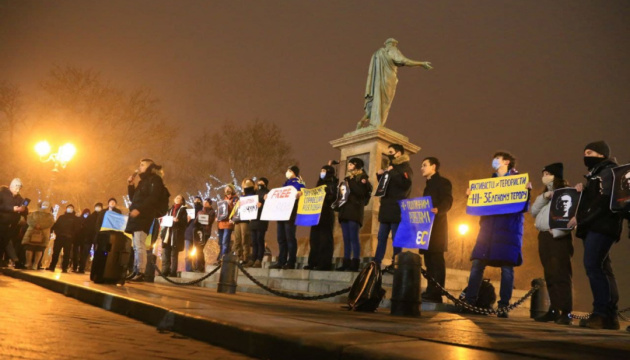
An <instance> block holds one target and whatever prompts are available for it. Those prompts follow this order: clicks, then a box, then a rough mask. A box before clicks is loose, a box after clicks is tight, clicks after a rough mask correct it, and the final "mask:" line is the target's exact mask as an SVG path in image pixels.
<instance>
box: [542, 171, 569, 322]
mask: <svg viewBox="0 0 630 360" xmlns="http://www.w3.org/2000/svg"><path fill="white" fill-rule="evenodd" d="M563 169H564V167H563V165H562V163H554V164H550V165H547V166H545V167H544V168H543V171H542V183H543V185H544V186H545V188H544V189H543V191H542V193H541V194H540V195H538V197H537V198H536V200H535V201H534V204H533V205H532V215H534V217H535V218H536V229H538V231H539V233H538V254H539V255H540V262H541V263H542V266H543V270H544V274H545V282H546V283H547V290H548V291H549V299H550V300H551V305H550V307H549V311H548V312H547V313H546V314H544V315H542V316H539V317H537V318H535V319H534V320H536V321H540V322H547V321H555V322H556V324H561V325H570V324H571V322H572V320H571V316H570V315H571V311H572V310H573V295H572V292H573V290H572V288H573V281H572V280H571V276H572V273H573V270H572V269H571V257H572V256H573V237H572V236H571V231H570V230H559V229H553V230H552V229H551V227H550V225H549V214H550V209H551V206H552V205H551V204H552V201H551V198H552V196H553V192H554V190H557V189H561V188H565V187H567V186H569V183H568V182H567V181H566V180H564V179H563Z"/></svg>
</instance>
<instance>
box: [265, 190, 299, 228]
mask: <svg viewBox="0 0 630 360" xmlns="http://www.w3.org/2000/svg"><path fill="white" fill-rule="evenodd" d="M296 195H297V190H296V189H295V188H294V187H293V186H285V187H281V188H277V189H271V190H270V191H269V193H268V194H267V200H265V205H264V206H263V210H262V215H261V217H260V219H261V220H265V221H287V220H289V219H290V218H291V213H292V212H293V207H294V206H295V197H296Z"/></svg>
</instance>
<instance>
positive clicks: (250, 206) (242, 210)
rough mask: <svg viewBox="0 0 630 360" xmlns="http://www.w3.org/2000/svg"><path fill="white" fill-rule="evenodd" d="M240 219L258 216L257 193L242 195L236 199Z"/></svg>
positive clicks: (244, 219)
mask: <svg viewBox="0 0 630 360" xmlns="http://www.w3.org/2000/svg"><path fill="white" fill-rule="evenodd" d="M238 211H239V215H240V218H241V221H249V220H256V217H258V195H252V196H242V197H241V198H240V199H239V201H238Z"/></svg>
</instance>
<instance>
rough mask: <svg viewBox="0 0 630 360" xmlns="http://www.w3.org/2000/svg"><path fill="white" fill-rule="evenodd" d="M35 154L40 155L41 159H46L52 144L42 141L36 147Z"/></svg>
mask: <svg viewBox="0 0 630 360" xmlns="http://www.w3.org/2000/svg"><path fill="white" fill-rule="evenodd" d="M35 152H36V153H37V155H39V157H40V158H43V157H45V156H46V155H48V154H50V144H49V143H48V141H46V140H44V141H40V142H38V143H37V144H36V145H35Z"/></svg>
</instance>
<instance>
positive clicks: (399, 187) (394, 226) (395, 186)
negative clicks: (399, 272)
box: [374, 144, 413, 272]
mask: <svg viewBox="0 0 630 360" xmlns="http://www.w3.org/2000/svg"><path fill="white" fill-rule="evenodd" d="M385 155H387V157H388V159H389V166H388V167H387V171H385V170H383V169H381V170H379V171H378V173H377V174H376V177H377V179H378V180H379V181H380V180H381V177H383V176H386V175H387V176H389V178H390V179H389V185H388V186H387V191H386V192H385V195H383V197H381V206H380V208H379V210H378V221H379V222H380V226H379V229H378V235H377V239H378V244H377V246H376V254H375V255H374V262H376V263H377V264H378V265H380V264H381V262H382V261H383V258H384V257H385V251H386V249H387V239H388V238H389V233H390V231H391V233H392V239H393V238H395V237H396V231H397V230H398V225H399V224H400V216H401V215H400V207H399V206H398V200H403V199H408V198H409V195H411V184H412V181H413V170H411V165H409V155H407V154H405V148H404V147H403V146H402V145H400V144H391V145H390V146H389V148H387V154H385ZM401 250H402V248H399V247H394V256H393V257H392V264H393V262H394V258H395V257H396V255H398V253H400V251H401ZM385 271H390V272H391V271H393V267H392V266H391V265H390V266H388V267H387V268H385Z"/></svg>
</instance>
